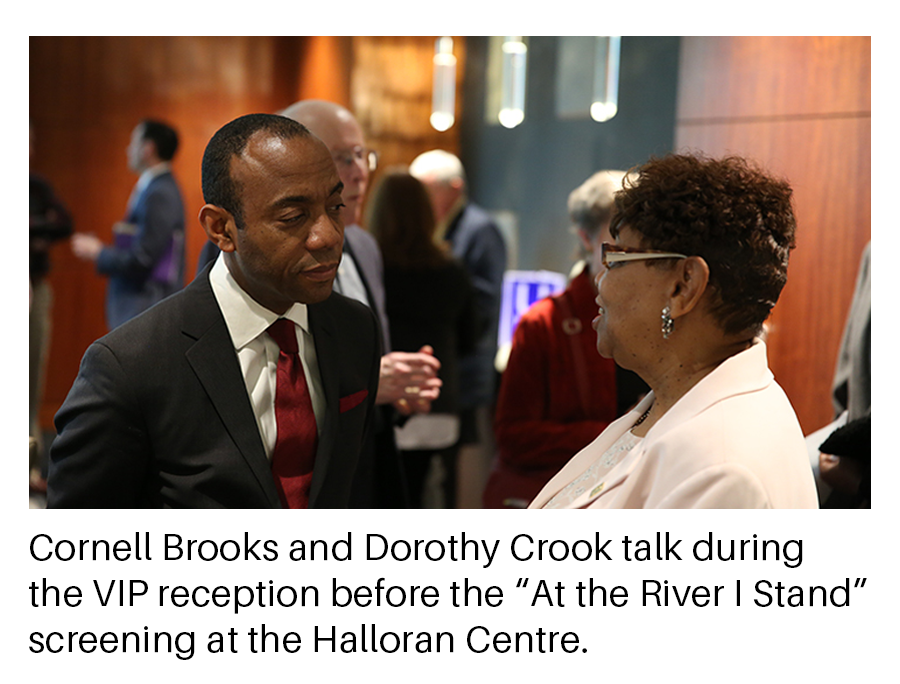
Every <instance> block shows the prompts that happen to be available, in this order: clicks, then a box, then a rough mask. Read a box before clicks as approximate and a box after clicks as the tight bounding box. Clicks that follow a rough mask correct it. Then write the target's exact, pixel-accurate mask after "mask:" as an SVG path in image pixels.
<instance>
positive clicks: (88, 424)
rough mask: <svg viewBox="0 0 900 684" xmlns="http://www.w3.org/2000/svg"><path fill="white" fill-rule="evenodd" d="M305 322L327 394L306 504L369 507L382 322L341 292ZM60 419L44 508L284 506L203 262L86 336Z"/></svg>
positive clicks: (312, 309)
mask: <svg viewBox="0 0 900 684" xmlns="http://www.w3.org/2000/svg"><path fill="white" fill-rule="evenodd" d="M309 322H310V330H311V332H312V335H313V338H314V340H315V345H316V353H317V355H318V360H319V371H320V374H321V378H322V385H323V390H324V393H325V399H326V405H327V410H326V415H325V420H324V425H323V426H322V430H321V436H320V439H319V446H318V452H317V456H316V464H315V469H314V471H313V481H312V488H311V491H310V507H318V508H342V507H353V506H357V505H361V506H365V505H369V502H370V501H371V496H370V494H371V493H370V491H369V490H370V489H371V488H372V487H373V486H374V483H372V482H371V480H368V481H363V482H359V483H357V482H356V481H355V480H356V479H357V476H358V474H359V473H362V472H368V471H370V470H371V467H370V464H368V463H366V462H365V461H366V459H368V458H371V452H372V450H371V448H368V447H367V445H368V443H369V440H371V439H372V419H373V413H374V409H375V395H376V392H377V388H378V369H379V357H380V355H381V350H380V344H379V339H378V326H377V324H376V322H375V317H374V315H373V314H372V312H371V311H370V310H369V309H368V308H366V307H364V306H363V305H361V304H359V303H358V302H354V301H351V300H349V299H347V298H345V297H342V296H340V295H338V294H332V296H331V297H329V299H327V300H326V301H325V302H322V303H321V304H315V305H311V306H310V307H309ZM56 428H57V432H58V433H59V436H58V437H57V439H56V440H55V441H54V443H53V446H52V449H51V453H50V470H49V477H48V506H49V507H92V508H100V507H113V508H132V507H194V508H206V507H230V508H270V507H280V502H279V499H278V494H277V492H276V489H275V483H274V480H273V477H272V474H271V470H270V466H269V461H268V460H267V458H266V455H265V451H264V448H263V444H262V440H261V439H260V435H259V430H258V428H257V425H256V420H255V418H254V415H253V410H252V408H251V405H250V400H249V398H248V396H247V391H246V387H245V385H244V381H243V377H242V375H241V370H240V365H239V363H238V359H237V355H236V354H235V352H234V348H233V346H232V343H231V339H230V337H229V335H228V330H227V328H226V325H225V319H224V318H223V316H222V314H221V311H220V310H219V307H218V304H217V303H216V300H215V296H214V295H213V292H212V288H211V286H210V284H209V270H208V269H207V270H205V271H204V272H203V273H201V274H200V275H199V276H198V277H197V278H196V279H195V280H194V282H193V283H191V284H190V285H189V286H188V287H187V288H185V289H184V290H183V291H181V292H180V293H178V294H176V295H174V296H172V297H170V298H169V299H167V300H165V301H164V302H162V303H161V304H159V305H157V306H155V307H153V308H152V309H150V310H149V311H147V312H146V313H144V314H143V315H141V316H139V317H137V318H135V319H133V320H132V321H130V322H128V323H126V324H125V325H123V326H121V327H119V328H117V329H116V330H114V331H113V332H111V333H110V334H108V335H106V336H105V337H103V338H101V339H100V340H98V341H97V342H95V343H94V344H92V345H91V346H90V348H89V349H88V351H87V352H86V353H85V356H84V359H83V360H82V363H81V369H80V371H79V373H78V377H77V378H76V380H75V383H74V385H73V386H72V389H71V391H70V392H69V396H68V397H67V398H66V401H65V403H64V404H63V406H62V408H61V409H60V411H59V413H58V414H57V415H56Z"/></svg>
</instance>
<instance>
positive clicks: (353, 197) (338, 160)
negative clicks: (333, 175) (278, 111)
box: [313, 117, 369, 226]
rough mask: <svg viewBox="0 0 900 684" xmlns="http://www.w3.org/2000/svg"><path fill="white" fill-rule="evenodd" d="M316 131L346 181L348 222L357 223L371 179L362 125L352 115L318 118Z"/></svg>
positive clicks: (343, 213)
mask: <svg viewBox="0 0 900 684" xmlns="http://www.w3.org/2000/svg"><path fill="white" fill-rule="evenodd" d="M313 133H315V134H316V136H318V137H319V138H321V140H322V142H324V143H325V145H326V146H327V147H328V150H329V152H331V156H332V158H333V159H334V163H335V165H336V166H337V170H338V174H339V175H340V178H341V182H342V183H343V184H344V192H343V196H344V204H345V205H346V206H345V208H344V210H343V211H342V212H341V218H342V219H343V220H344V225H348V226H349V225H352V224H357V223H359V219H360V214H361V213H362V207H363V202H364V201H365V198H366V188H367V186H368V183H369V165H368V160H367V158H366V141H365V138H364V137H363V133H362V129H361V128H360V127H359V124H358V123H356V121H355V120H353V119H351V118H349V117H348V118H343V117H340V118H339V117H334V118H329V119H328V120H323V121H321V122H318V123H317V125H316V126H315V128H314V129H313Z"/></svg>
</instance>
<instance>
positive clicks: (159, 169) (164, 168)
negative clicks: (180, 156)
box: [137, 162, 172, 190]
mask: <svg viewBox="0 0 900 684" xmlns="http://www.w3.org/2000/svg"><path fill="white" fill-rule="evenodd" d="M171 170H172V165H171V164H170V163H169V162H160V163H159V164H154V165H153V166H151V167H150V168H149V169H144V171H143V172H142V173H141V175H140V176H139V177H138V182H137V187H138V189H139V190H143V189H144V188H146V187H147V186H148V185H150V181H152V180H153V179H154V178H156V177H157V176H161V175H162V174H164V173H167V172H169V171H171Z"/></svg>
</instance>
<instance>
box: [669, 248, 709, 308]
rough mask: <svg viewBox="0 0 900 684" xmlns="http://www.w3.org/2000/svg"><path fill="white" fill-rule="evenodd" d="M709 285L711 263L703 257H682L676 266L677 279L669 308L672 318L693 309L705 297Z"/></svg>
mask: <svg viewBox="0 0 900 684" xmlns="http://www.w3.org/2000/svg"><path fill="white" fill-rule="evenodd" d="M707 285H709V265H708V264H707V263H706V260H705V259H704V258H703V257H698V256H691V257H687V258H686V259H681V260H680V261H679V262H678V264H676V266H675V281H674V283H673V286H672V296H671V303H670V304H669V308H670V309H671V316H672V318H677V317H679V316H683V315H684V314H686V313H688V312H689V311H692V310H693V309H694V308H695V307H696V306H697V305H698V304H699V303H700V301H701V299H703V295H704V294H705V293H706V290H707Z"/></svg>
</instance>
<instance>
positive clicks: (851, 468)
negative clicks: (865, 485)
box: [819, 453, 862, 494]
mask: <svg viewBox="0 0 900 684" xmlns="http://www.w3.org/2000/svg"><path fill="white" fill-rule="evenodd" d="M819 476H820V477H821V478H822V481H823V482H825V483H826V484H827V485H828V486H829V487H831V488H832V489H833V490H835V491H836V492H841V493H843V494H856V493H857V492H858V491H859V485H860V484H861V483H862V473H861V472H860V467H859V463H857V462H856V461H854V460H853V459H851V458H841V457H840V456H834V455H832V454H823V453H819Z"/></svg>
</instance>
